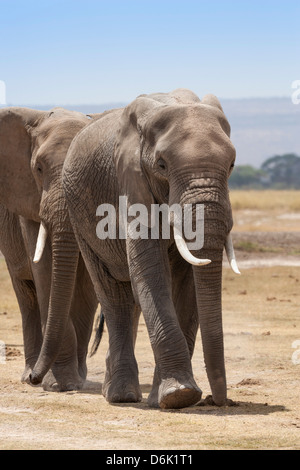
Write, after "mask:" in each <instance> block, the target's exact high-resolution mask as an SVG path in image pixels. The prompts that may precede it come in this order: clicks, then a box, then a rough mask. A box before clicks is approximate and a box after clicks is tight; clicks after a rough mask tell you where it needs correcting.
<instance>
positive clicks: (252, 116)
mask: <svg viewBox="0 0 300 470" xmlns="http://www.w3.org/2000/svg"><path fill="white" fill-rule="evenodd" d="M220 101H221V103H222V106H223V109H224V112H225V114H226V116H227V118H228V120H229V122H230V125H231V139H232V142H233V143H234V145H235V147H236V150H237V160H236V164H237V165H247V164H249V165H252V166H254V167H257V168H258V167H260V165H261V164H262V163H263V162H264V161H265V160H266V159H267V158H269V157H271V156H273V155H280V154H286V153H295V154H298V155H299V154H300V104H299V105H295V104H293V103H292V101H291V98H257V99H254V98H253V99H221V100H220ZM126 104H127V103H106V104H98V105H97V104H91V105H89V104H87V105H64V104H63V103H60V104H57V105H23V106H28V107H31V108H35V109H51V108H53V107H54V106H62V107H64V108H67V109H73V110H76V111H80V112H82V113H84V114H89V113H99V112H102V111H105V110H107V109H112V108H120V107H123V106H126ZM17 106H22V105H17Z"/></svg>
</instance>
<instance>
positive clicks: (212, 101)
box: [201, 94, 231, 137]
mask: <svg viewBox="0 0 300 470" xmlns="http://www.w3.org/2000/svg"><path fill="white" fill-rule="evenodd" d="M201 104H206V105H209V106H212V107H213V108H216V109H218V110H220V111H221V112H222V114H219V116H218V118H219V122H220V125H221V127H222V129H223V131H224V132H225V133H226V134H227V136H228V137H230V133H231V129H230V124H229V122H228V121H227V118H226V116H225V113H224V111H223V108H222V105H221V103H220V101H219V100H218V98H217V97H216V96H215V95H212V94H208V95H205V96H204V97H203V98H202V100H201Z"/></svg>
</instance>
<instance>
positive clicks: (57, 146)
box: [0, 107, 90, 383]
mask: <svg viewBox="0 0 300 470" xmlns="http://www.w3.org/2000/svg"><path fill="white" fill-rule="evenodd" d="M89 122H90V119H89V118H88V117H87V116H85V115H83V114H81V113H76V112H71V111H66V110H64V109H62V108H54V109H52V110H51V111H50V112H49V111H37V110H33V109H27V108H15V107H12V108H5V109H2V110H0V201H1V203H2V204H3V205H5V206H6V207H7V209H9V211H11V212H13V213H15V214H18V215H19V216H22V217H23V218H25V219H28V220H33V221H35V222H38V223H40V231H39V236H38V240H37V247H36V251H35V255H34V259H33V260H31V261H33V262H35V263H38V262H39V261H40V259H41V257H42V255H43V249H44V246H45V243H46V239H47V237H49V238H50V240H51V247H52V279H51V292H50V302H49V308H48V315H47V321H46V324H45V326H44V335H43V344H42V348H41V351H40V355H39V358H38V360H37V363H36V365H35V367H34V369H33V371H32V374H31V381H32V383H40V382H41V381H42V379H43V377H44V376H45V374H46V373H47V371H48V370H49V368H50V367H51V365H52V364H53V362H54V361H55V359H56V357H57V355H58V352H59V348H60V345H61V342H62V339H63V337H64V330H65V326H66V323H67V320H68V316H69V311H70V306H71V300H72V295H73V288H74V284H75V277H76V269H77V263H78V257H79V249H78V246H77V243H76V240H75V236H74V234H73V230H72V227H71V223H70V221H69V215H68V210H67V206H66V203H65V198H64V195H63V192H62V184H61V172H62V166H63V162H64V159H65V157H66V154H67V150H68V148H69V145H70V143H71V141H72V139H73V138H74V136H75V135H76V134H77V133H78V132H79V131H80V130H81V129H82V128H83V127H84V126H86V125H87V124H88V123H89Z"/></svg>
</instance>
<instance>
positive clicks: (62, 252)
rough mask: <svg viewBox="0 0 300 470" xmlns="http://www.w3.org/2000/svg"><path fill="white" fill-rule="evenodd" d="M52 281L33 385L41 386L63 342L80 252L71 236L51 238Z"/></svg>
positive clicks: (72, 235)
mask: <svg viewBox="0 0 300 470" xmlns="http://www.w3.org/2000/svg"><path fill="white" fill-rule="evenodd" d="M52 249H53V257H52V282H51V295H50V304H49V310H48V318H47V323H46V327H45V331H44V339H43V344H42V348H41V352H40V355H39V358H38V360H37V363H36V364H35V367H34V369H33V371H32V373H31V376H30V381H31V383H32V384H35V385H36V384H38V383H41V382H42V380H43V378H44V376H45V374H46V373H47V372H48V370H49V369H50V367H51V365H52V364H53V362H54V361H55V359H56V357H57V355H58V353H59V350H60V346H61V344H62V341H63V337H64V334H65V329H66V325H67V321H68V318H69V312H70V307H71V301H72V297H73V289H74V284H75V278H76V270H77V265H78V258H79V250H78V245H77V243H76V240H75V236H74V234H73V233H72V232H71V231H69V232H54V233H53V235H52Z"/></svg>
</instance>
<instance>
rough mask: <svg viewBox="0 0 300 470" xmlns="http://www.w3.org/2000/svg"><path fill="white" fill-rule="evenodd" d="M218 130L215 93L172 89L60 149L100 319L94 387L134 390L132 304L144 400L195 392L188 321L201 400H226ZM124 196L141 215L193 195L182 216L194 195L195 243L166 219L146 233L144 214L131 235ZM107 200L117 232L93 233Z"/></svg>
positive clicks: (222, 171) (224, 138)
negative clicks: (144, 362)
mask: <svg viewBox="0 0 300 470" xmlns="http://www.w3.org/2000/svg"><path fill="white" fill-rule="evenodd" d="M229 135H230V126H229V123H228V121H227V119H226V117H225V115H224V112H223V110H222V107H221V105H220V103H219V101H218V100H217V98H216V97H214V96H213V95H206V96H205V97H204V98H203V99H202V101H201V102H200V100H199V98H198V97H197V96H196V95H195V94H194V93H192V92H191V91H189V90H185V89H179V90H175V91H174V92H172V93H169V94H163V93H158V94H152V95H141V96H140V97H138V98H137V99H136V100H134V101H133V102H132V103H131V104H129V105H128V106H127V107H126V108H125V109H120V110H116V111H113V112H112V113H111V114H110V115H108V116H106V117H105V118H103V119H102V120H101V121H97V122H95V123H93V124H91V125H90V126H89V127H87V128H85V129H84V130H83V131H81V132H80V133H79V134H78V135H77V136H76V137H75V139H74V140H73V142H72V144H71V146H70V148H69V151H68V155H67V158H66V161H65V164H64V169H63V186H64V190H65V194H66V199H67V203H68V206H69V211H70V218H71V221H72V225H73V228H74V231H75V235H76V238H77V240H78V243H79V246H80V250H81V252H82V255H83V257H84V259H85V262H86V266H87V268H88V270H89V272H90V275H91V278H92V281H93V283H94V286H95V290H96V294H97V297H98V300H99V302H100V303H101V306H102V311H103V312H104V316H105V319H106V323H107V328H108V333H109V351H108V355H107V370H106V377H105V383H104V385H103V393H104V396H105V397H106V399H107V400H108V401H109V402H121V401H124V402H126V401H138V400H140V399H141V392H140V387H139V382H138V367H137V363H136V360H135V356H134V343H135V335H136V329H137V321H138V318H139V312H140V310H141V311H142V312H143V315H144V318H145V322H146V325H147V329H148V333H149V337H150V342H151V345H152V349H153V353H154V357H155V363H156V369H155V373H154V380H153V387H152V390H151V393H150V395H149V397H148V403H149V404H150V405H151V406H157V405H159V406H160V407H162V408H178V407H184V406H189V405H191V404H194V403H196V402H198V401H199V400H200V398H201V394H202V392H201V390H200V389H199V388H198V386H197V384H196V383H195V380H194V377H193V371H192V365H191V356H192V354H193V350H194V344H195V338H196V334H197V330H198V325H199V323H200V329H201V336H202V343H203V350H204V358H205V364H206V369H207V374H208V378H209V382H210V386H211V390H212V397H213V402H214V403H215V404H216V405H224V404H226V402H227V391H226V376H225V365H224V348H223V332H222V306H221V278H222V256H223V251H224V247H226V250H227V253H228V256H229V259H230V263H231V265H232V267H233V269H234V270H235V271H236V272H237V266H236V261H235V258H234V251H233V247H232V242H231V236H230V231H231V229H232V225H233V222H232V214H231V206H230V201H229V194H228V184H227V180H228V177H229V175H230V173H231V170H232V168H233V166H234V161H235V149H234V146H233V145H232V143H231V141H230V137H229ZM119 196H123V197H124V196H125V197H126V198H127V199H126V201H127V215H128V219H127V220H126V221H125V222H126V223H125V225H124V223H122V220H123V215H122V217H121V218H120V213H121V212H122V210H121V201H124V199H120V198H119ZM102 204H105V206H101V205H102ZM107 204H109V205H110V206H107ZM135 204H142V205H143V207H146V208H147V214H151V208H152V207H153V205H154V204H159V205H162V204H167V205H168V206H169V207H170V206H172V205H173V204H177V205H179V207H181V208H182V209H184V207H185V206H186V205H187V204H193V206H192V207H193V208H194V211H193V223H194V222H196V219H195V220H194V218H195V217H196V215H194V214H196V212H195V211H196V205H197V204H201V205H203V204H204V221H205V222H204V244H203V247H202V249H200V248H201V247H199V249H198V250H196V251H195V250H194V251H193V252H191V251H189V250H188V248H187V243H186V242H187V240H186V239H185V238H184V236H182V237H179V235H180V230H179V229H178V224H177V223H176V221H175V218H174V217H173V218H172V217H170V219H169V220H170V224H171V226H172V228H173V229H174V233H173V230H172V231H171V232H172V233H171V236H170V237H169V239H168V237H163V236H162V235H161V234H160V236H156V237H154V236H151V234H152V231H151V230H152V227H153V222H152V220H151V217H150V216H149V217H148V218H147V219H146V220H143V221H142V222H141V224H140V229H141V232H143V234H144V235H143V236H138V237H137V236H133V235H132V233H131V230H132V223H135V222H136V220H135V219H134V218H133V219H132V217H129V216H132V215H133V213H134V210H133V209H134V208H136V206H135ZM97 207H98V209H97ZM99 207H100V208H102V209H101V210H99ZM109 207H115V209H116V224H117V225H116V227H117V228H116V234H117V236H116V237H115V236H114V230H111V232H109V230H108V231H107V234H106V238H105V236H102V235H101V234H100V233H99V232H98V236H97V234H96V226H97V224H99V218H98V215H104V212H103V211H104V209H107V211H108V210H109ZM132 211H133V212H132ZM101 220H103V219H101ZM109 221H110V219H109V218H108V219H107V221H106V222H107V223H108V225H109ZM124 226H125V227H126V226H127V229H128V230H127V232H126V233H125V236H124ZM145 234H146V236H145ZM174 238H175V240H174Z"/></svg>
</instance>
